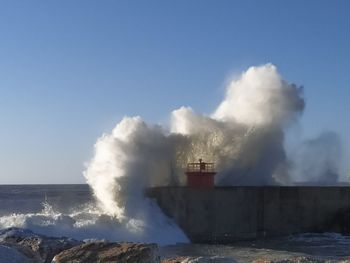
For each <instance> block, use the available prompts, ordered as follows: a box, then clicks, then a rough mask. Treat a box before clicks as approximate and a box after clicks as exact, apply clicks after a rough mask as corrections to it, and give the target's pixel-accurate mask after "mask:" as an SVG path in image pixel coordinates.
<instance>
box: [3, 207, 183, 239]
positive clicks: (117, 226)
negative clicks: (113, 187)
mask: <svg viewBox="0 0 350 263" xmlns="http://www.w3.org/2000/svg"><path fill="white" fill-rule="evenodd" d="M149 207H150V210H148V212H149V213H150V214H144V215H143V218H141V217H140V218H131V219H125V220H124V221H123V222H120V221H118V220H116V218H114V217H113V216H109V215H106V214H104V213H103V212H102V211H101V210H99V209H98V208H96V206H95V205H94V204H87V205H85V206H84V207H80V208H78V209H75V210H74V209H73V210H72V212H71V213H61V212H60V211H55V210H54V209H53V208H52V206H51V205H50V204H49V203H43V209H42V211H40V212H37V213H25V214H24V213H15V214H7V215H3V216H1V217H0V229H4V228H8V227H13V226H15V227H20V228H28V229H30V230H32V231H33V232H36V233H39V234H44V235H48V236H69V237H73V238H76V239H79V240H84V239H104V240H109V241H134V242H156V243H158V244H172V243H176V242H177V241H180V242H181V241H183V242H186V241H187V238H186V236H185V235H183V234H182V232H181V231H180V232H178V231H174V229H177V227H176V226H175V225H174V223H173V222H172V221H171V220H170V219H169V218H167V217H166V216H164V215H163V214H162V213H161V212H160V211H159V208H158V206H157V205H154V204H153V203H152V201H149ZM155 215H156V216H155ZM144 217H152V218H153V217H154V220H151V219H150V220H147V222H148V224H145V223H144V222H145V221H144ZM165 233H166V235H165Z"/></svg>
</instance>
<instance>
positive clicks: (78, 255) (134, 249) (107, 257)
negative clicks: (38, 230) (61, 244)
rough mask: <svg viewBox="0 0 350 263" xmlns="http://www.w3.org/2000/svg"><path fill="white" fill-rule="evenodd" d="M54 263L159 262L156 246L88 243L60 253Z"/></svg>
mask: <svg viewBox="0 0 350 263" xmlns="http://www.w3.org/2000/svg"><path fill="white" fill-rule="evenodd" d="M53 262H55V263H73V262H74V263H80V262H81V263H83V262H84V263H90V262H91V263H93V262H104V263H107V262H108V263H109V262H110V263H112V262H118V263H124V262H128V263H129V262H130V263H133V262H138V263H157V262H160V257H159V253H158V246H157V245H156V244H138V243H107V242H90V243H86V244H82V245H79V246H76V247H73V248H70V249H68V250H65V251H62V252H61V253H59V254H58V255H56V256H55V257H54V259H53Z"/></svg>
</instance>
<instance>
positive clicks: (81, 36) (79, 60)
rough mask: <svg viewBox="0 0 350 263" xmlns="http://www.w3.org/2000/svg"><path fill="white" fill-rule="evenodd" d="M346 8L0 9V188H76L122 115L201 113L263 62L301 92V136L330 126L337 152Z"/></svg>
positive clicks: (89, 4)
mask: <svg viewBox="0 0 350 263" xmlns="http://www.w3.org/2000/svg"><path fill="white" fill-rule="evenodd" d="M349 12H350V1H345V0H344V1H341V0H339V1H277V0H276V1H225V0H220V1H214V0H212V1H199V0H196V1H195V0H190V1H188V0H186V1H185V0H184V1H160V0H159V1H154V0H151V1H87V0H84V1H16V0H11V1H10V0H9V1H1V3H0V123H1V129H0V183H81V182H84V178H83V176H82V170H83V169H84V162H86V161H88V160H89V159H90V158H91V156H92V153H93V144H94V143H95V141H96V139H97V137H98V136H100V135H101V134H102V133H103V132H108V131H110V130H111V129H112V128H113V126H114V125H115V124H116V123H117V122H118V121H119V120H120V119H121V118H122V117H123V116H125V115H140V116H142V117H143V118H144V119H145V120H147V121H150V122H153V123H167V122H168V117H169V114H170V112H171V111H172V110H173V109H176V108H178V107H180V106H182V105H190V106H191V107H192V108H194V109H195V110H196V111H198V112H203V113H210V112H212V111H213V110H214V109H215V107H216V106H217V105H218V103H219V102H220V100H221V99H222V98H223V96H224V90H225V83H226V82H227V80H228V78H230V76H232V74H236V73H238V72H241V71H243V70H245V69H246V68H247V67H249V66H252V65H261V64H265V63H268V62H271V63H273V64H275V65H276V66H277V67H278V69H279V71H280V73H281V74H282V75H283V77H284V78H285V79H286V80H288V81H289V82H294V83H297V84H299V85H303V86H304V87H305V98H306V102H307V106H306V110H305V113H304V115H303V117H302V120H301V125H300V127H301V130H302V133H303V136H305V137H306V138H308V137H313V136H316V135H318V134H319V133H321V132H323V131H329V130H333V131H336V132H338V133H339V135H340V136H341V137H342V141H343V144H344V148H345V149H348V148H349V145H350V135H349V131H350V122H349V113H350V106H349V103H348V100H349V97H350V89H349V83H350V31H349V28H350V16H349ZM344 159H345V163H349V154H346V153H345V154H344ZM347 167H348V168H349V169H348V171H350V166H349V165H348V166H347Z"/></svg>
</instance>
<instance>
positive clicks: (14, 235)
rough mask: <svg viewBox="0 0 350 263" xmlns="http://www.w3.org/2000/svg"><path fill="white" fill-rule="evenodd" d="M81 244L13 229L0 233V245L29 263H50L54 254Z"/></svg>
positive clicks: (68, 239) (69, 239)
mask: <svg viewBox="0 0 350 263" xmlns="http://www.w3.org/2000/svg"><path fill="white" fill-rule="evenodd" d="M81 243H82V242H81V241H77V240H74V239H71V238H67V237H60V238H57V237H47V236H44V235H39V234H35V233H33V232H32V231H30V230H27V229H20V228H14V227H13V228H8V229H5V230H2V231H0V244H1V245H3V246H6V247H9V248H11V249H15V250H17V251H18V252H19V253H21V254H23V255H24V256H26V257H28V258H30V260H31V261H29V262H45V263H48V262H51V260H52V258H53V257H54V256H55V255H56V254H58V253H60V252H61V251H63V250H66V249H69V248H71V247H73V246H76V245H79V244H81Z"/></svg>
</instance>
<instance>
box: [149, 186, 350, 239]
mask: <svg viewBox="0 0 350 263" xmlns="http://www.w3.org/2000/svg"><path fill="white" fill-rule="evenodd" d="M145 194H146V196H148V197H150V198H154V199H156V201H157V203H158V205H159V206H160V208H161V209H162V210H163V211H164V213H165V214H167V215H168V216H170V217H172V218H174V220H175V221H176V222H177V223H178V225H179V226H180V227H181V228H182V229H183V230H184V232H185V233H186V234H187V236H188V237H189V238H190V239H191V241H192V242H196V243H230V242H233V241H237V240H249V239H256V238H264V237H276V236H285V235H289V234H295V233H305V232H330V231H331V232H339V233H343V234H348V233H350V187H275V186H271V187H270V186H264V187H244V186H240V187H216V188H213V189H199V188H187V187H155V188H149V189H147V190H146V193H145Z"/></svg>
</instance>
